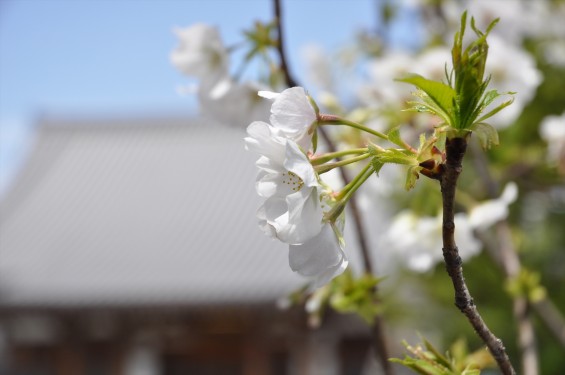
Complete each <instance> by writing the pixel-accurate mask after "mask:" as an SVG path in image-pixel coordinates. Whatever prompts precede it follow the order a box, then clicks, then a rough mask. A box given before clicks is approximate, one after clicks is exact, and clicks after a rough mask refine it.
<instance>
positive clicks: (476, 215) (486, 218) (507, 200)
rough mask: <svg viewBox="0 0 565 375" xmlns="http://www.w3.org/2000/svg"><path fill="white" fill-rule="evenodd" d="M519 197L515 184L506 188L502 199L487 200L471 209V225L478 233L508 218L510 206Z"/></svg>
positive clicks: (511, 183)
mask: <svg viewBox="0 0 565 375" xmlns="http://www.w3.org/2000/svg"><path fill="white" fill-rule="evenodd" d="M517 197H518V186H517V185H516V183H514V182H510V183H508V184H507V185H506V186H505V187H504V191H503V192H502V194H501V196H500V198H497V199H489V200H486V201H484V202H482V203H480V204H478V205H477V206H475V207H473V209H471V212H470V213H469V223H470V225H471V227H472V228H473V229H475V230H478V231H483V230H485V229H487V228H489V227H491V226H492V225H494V224H496V223H497V222H499V221H501V220H504V219H506V218H507V217H508V206H509V205H510V204H511V203H513V202H514V201H515V200H516V198H517Z"/></svg>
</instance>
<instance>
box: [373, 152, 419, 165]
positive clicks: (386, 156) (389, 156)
mask: <svg viewBox="0 0 565 375" xmlns="http://www.w3.org/2000/svg"><path fill="white" fill-rule="evenodd" d="M375 157H376V158H378V160H379V161H380V162H381V163H393V164H403V165H418V160H417V159H416V155H414V154H413V153H411V152H410V151H408V150H397V149H394V148H390V149H388V150H383V151H381V152H380V153H379V154H378V155H376V156H375Z"/></svg>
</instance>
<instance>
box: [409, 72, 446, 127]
mask: <svg viewBox="0 0 565 375" xmlns="http://www.w3.org/2000/svg"><path fill="white" fill-rule="evenodd" d="M398 81H400V82H406V83H410V84H412V85H414V86H416V87H417V88H419V89H420V90H422V91H423V92H425V93H426V95H427V96H428V97H429V99H430V100H431V101H432V102H433V103H434V104H435V105H436V106H437V109H440V110H441V112H440V113H438V115H442V117H444V116H447V117H448V118H451V116H452V114H453V100H454V98H455V90H453V88H451V87H450V86H448V85H446V84H445V83H442V82H437V81H432V80H429V79H426V78H424V77H422V76H421V75H418V74H412V75H410V76H408V77H405V78H401V79H398Z"/></svg>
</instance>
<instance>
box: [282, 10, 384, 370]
mask: <svg viewBox="0 0 565 375" xmlns="http://www.w3.org/2000/svg"><path fill="white" fill-rule="evenodd" d="M273 4H274V12H275V21H276V24H277V33H278V39H279V40H278V43H277V52H278V54H279V59H280V64H281V66H280V68H281V71H282V73H283V75H284V80H285V83H286V85H287V86H288V87H294V86H299V85H298V83H297V82H296V80H295V79H294V78H293V77H292V75H291V73H290V69H289V67H288V64H287V62H286V55H285V49H284V37H283V30H282V12H281V4H280V0H273ZM317 130H318V131H319V132H320V133H319V134H320V135H321V136H322V139H323V140H324V142H325V144H326V146H327V147H328V151H329V152H336V151H337V150H336V147H335V145H334V143H333V141H332V139H331V138H330V136H329V135H328V133H327V132H326V129H324V128H323V127H321V126H319V127H318V128H317ZM338 169H339V171H340V174H341V178H342V180H343V183H344V185H347V183H348V182H349V181H350V178H349V176H348V175H347V172H346V171H345V170H344V169H343V168H338ZM348 206H349V210H350V212H351V216H352V218H353V224H354V225H353V227H354V228H355V231H356V234H357V241H358V244H359V249H360V251H361V254H362V258H363V269H364V272H365V273H368V274H371V275H373V274H374V272H373V271H374V268H373V264H372V261H371V257H370V254H369V246H368V244H367V236H366V234H365V230H364V228H363V222H362V218H361V212H360V210H359V207H358V206H357V201H356V200H355V198H354V197H352V198H351V199H350V200H349V202H348ZM374 292H375V295H376V294H377V288H376V287H375V288H374ZM375 302H376V303H377V302H378V300H376V301H375ZM371 331H372V332H371V335H372V337H373V344H374V346H375V353H376V356H377V358H378V359H379V361H380V363H381V367H382V369H383V371H384V374H385V375H394V371H393V369H392V365H391V363H390V362H389V360H388V358H389V357H390V355H389V353H388V347H387V341H386V338H385V334H384V323H383V319H382V317H381V316H380V315H376V316H375V318H374V320H373V324H372V327H371Z"/></svg>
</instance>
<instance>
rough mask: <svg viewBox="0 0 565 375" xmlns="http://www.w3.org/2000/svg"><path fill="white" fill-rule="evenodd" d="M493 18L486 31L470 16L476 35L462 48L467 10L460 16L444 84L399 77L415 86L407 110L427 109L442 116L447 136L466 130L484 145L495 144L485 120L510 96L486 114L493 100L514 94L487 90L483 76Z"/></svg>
mask: <svg viewBox="0 0 565 375" xmlns="http://www.w3.org/2000/svg"><path fill="white" fill-rule="evenodd" d="M497 22H498V19H496V20H494V21H493V22H492V23H491V24H490V25H489V26H488V28H487V30H486V31H485V32H482V31H480V30H479V29H477V27H476V26H475V21H474V19H473V18H471V28H472V29H473V31H474V32H475V34H476V35H477V39H475V40H474V41H473V42H472V43H470V44H469V45H468V46H467V47H466V48H463V36H464V34H465V28H466V24H467V13H466V12H465V13H463V16H462V17H461V28H460V30H459V31H458V32H457V33H456V34H455V38H454V42H453V48H452V51H451V54H452V63H453V69H452V71H451V72H450V73H449V74H448V73H447V71H446V78H447V83H443V82H438V81H432V80H429V79H427V78H424V77H422V76H420V75H417V74H412V75H409V76H407V77H404V78H402V79H399V81H401V82H406V83H409V84H412V85H414V86H416V88H417V89H418V90H417V91H416V92H415V93H414V95H415V96H416V98H417V100H415V101H412V102H410V103H409V104H410V105H411V108H410V110H413V111H417V112H428V113H431V114H434V115H436V116H438V117H440V118H441V119H442V124H441V125H440V126H439V128H440V129H442V130H443V131H445V132H447V134H448V137H449V138H453V137H464V136H465V135H466V134H467V133H469V132H475V133H476V134H477V135H478V137H479V139H480V141H481V144H482V145H483V147H485V148H487V147H490V146H491V145H497V144H498V134H497V132H496V130H495V129H494V128H493V127H492V126H491V125H489V124H488V123H486V122H485V121H486V120H487V119H489V118H490V117H492V116H494V115H495V114H496V113H498V112H499V111H501V110H502V109H503V108H505V107H507V106H509V105H510V104H511V103H512V101H513V99H510V100H507V101H504V102H503V103H501V104H499V105H498V106H496V107H495V108H494V109H492V110H490V111H488V112H486V113H485V111H486V110H487V108H488V107H489V106H490V105H491V104H492V103H493V102H494V100H495V99H497V98H499V97H500V96H502V95H506V94H510V95H512V94H514V93H511V92H509V93H499V92H498V91H497V90H487V88H488V85H489V83H490V76H489V77H487V78H484V73H485V66H486V60H487V56H488V43H487V40H486V39H487V36H488V34H489V32H490V31H491V30H492V28H493V27H494V26H495V25H496V23H497Z"/></svg>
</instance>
